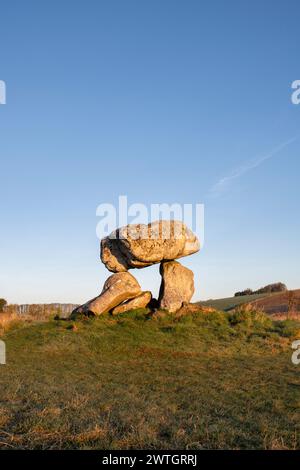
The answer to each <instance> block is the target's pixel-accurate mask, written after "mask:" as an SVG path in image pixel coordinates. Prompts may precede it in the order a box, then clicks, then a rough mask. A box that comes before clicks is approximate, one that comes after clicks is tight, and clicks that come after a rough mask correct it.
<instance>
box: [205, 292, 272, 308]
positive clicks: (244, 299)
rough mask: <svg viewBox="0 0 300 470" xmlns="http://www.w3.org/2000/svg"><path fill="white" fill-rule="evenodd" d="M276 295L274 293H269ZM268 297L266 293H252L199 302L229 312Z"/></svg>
mask: <svg viewBox="0 0 300 470" xmlns="http://www.w3.org/2000/svg"><path fill="white" fill-rule="evenodd" d="M268 295H274V294H268ZM265 297H266V294H252V295H241V296H239V297H226V298H224V299H210V300H205V301H203V302H199V304H201V305H204V306H206V307H213V308H215V309H217V310H223V311H224V312H227V311H229V310H232V309H234V308H235V307H238V306H239V305H242V304H246V303H248V302H253V301H255V300H258V299H263V298H265Z"/></svg>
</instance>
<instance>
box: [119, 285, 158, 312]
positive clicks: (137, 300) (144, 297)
mask: <svg viewBox="0 0 300 470" xmlns="http://www.w3.org/2000/svg"><path fill="white" fill-rule="evenodd" d="M151 299H152V294H151V292H150V291H146V292H142V293H141V294H140V295H138V296H137V297H134V299H131V300H127V301H126V302H123V303H122V304H121V305H118V307H115V308H114V309H113V310H112V312H111V313H112V314H113V315H118V314H119V313H124V312H128V311H129V310H136V309H137V308H145V307H147V306H148V304H149V303H150V302H151Z"/></svg>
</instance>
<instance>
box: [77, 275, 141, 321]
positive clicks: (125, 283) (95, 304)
mask: <svg viewBox="0 0 300 470" xmlns="http://www.w3.org/2000/svg"><path fill="white" fill-rule="evenodd" d="M140 293H141V287H140V285H139V283H138V281H137V280H136V279H135V277H134V276H132V274H130V273H128V272H124V273H117V274H113V275H112V276H110V277H109V278H108V279H107V280H106V282H105V284H104V286H103V290H102V292H101V294H100V295H99V296H98V297H95V298H94V299H92V300H90V301H89V302H87V303H85V304H84V305H81V306H80V307H77V308H76V309H75V310H73V312H72V314H71V316H74V315H76V314H79V313H83V314H86V315H89V314H92V315H101V314H103V313H106V312H109V311H110V310H111V309H113V308H114V307H116V306H117V305H120V304H121V303H122V302H124V301H125V300H128V299H132V298H134V297H136V296H137V295H139V294H140Z"/></svg>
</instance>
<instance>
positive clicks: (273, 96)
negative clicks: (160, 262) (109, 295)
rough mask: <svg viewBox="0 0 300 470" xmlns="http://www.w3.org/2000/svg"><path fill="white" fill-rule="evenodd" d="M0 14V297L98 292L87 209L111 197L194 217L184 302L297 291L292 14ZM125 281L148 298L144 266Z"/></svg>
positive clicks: (177, 9)
mask: <svg viewBox="0 0 300 470" xmlns="http://www.w3.org/2000/svg"><path fill="white" fill-rule="evenodd" d="M0 8H1V11H0V15H1V27H0V45H1V55H0V80H4V81H5V82H6V86H7V104H6V105H1V106H0V158H1V184H0V208H1V209H0V210H1V219H0V220H1V227H0V257H1V268H0V297H5V298H7V300H8V301H9V302H11V303H12V302H18V303H21V302H52V301H60V302H78V303H79V302H83V301H85V300H88V299H89V298H91V297H94V296H95V295H96V294H97V293H98V292H100V290H101V288H102V285H103V282H104V280H105V278H106V277H107V275H108V274H109V273H108V271H106V269H105V267H104V266H103V265H102V264H101V263H100V261H99V241H98V239H97V237H96V224H97V222H98V219H97V217H96V207H97V206H98V205H99V204H100V203H102V202H111V203H115V202H116V201H117V198H118V196H119V195H122V194H124V195H127V196H128V201H129V203H134V202H140V203H145V204H147V205H149V204H150V203H163V202H166V203H172V202H180V203H196V202H200V203H204V204H205V210H206V213H205V246H204V248H203V250H202V251H201V252H200V253H198V254H197V255H194V256H192V257H190V258H185V259H183V260H182V262H183V264H185V265H186V266H188V267H190V268H192V269H193V270H194V272H195V280H196V294H195V297H194V299H195V300H197V299H205V298H210V297H222V296H231V294H232V293H234V292H235V291H237V290H241V289H244V288H247V287H251V288H257V287H260V286H262V285H265V284H267V283H270V282H276V281H283V282H285V283H287V285H288V287H290V288H300V256H299V238H300V237H299V232H300V220H299V196H300V187H299V170H300V163H299V149H300V105H299V106H296V105H293V104H292V103H291V93H292V90H291V83H292V82H293V81H294V80H297V79H300V68H299V39H300V29H299V14H300V4H299V1H298V0H287V1H274V0H251V1H250V0H247V1H246V0H238V1H237V0H228V1H226V2H225V1H224V0H219V1H212V0H210V1H201V0H188V1H183V0H151V1H150V0H147V1H146V0H136V1H132V0H126V1H124V0H119V1H117V0H112V1H101V0H89V1H83V0H76V1H71V0H69V1H68V0H63V1H61V0H60V1H57V0H51V1H43V2H41V1H30V0H27V1H26V2H25V1H21V0H19V1H17V0H10V1H8V0H6V1H2V2H1V6H0ZM293 139H294V140H293ZM133 274H134V275H136V276H137V278H138V280H139V281H140V282H141V284H142V287H143V289H145V290H148V289H152V290H153V291H154V293H155V294H156V293H157V289H158V287H159V282H160V276H159V274H158V266H155V267H151V268H147V269H144V270H140V271H133Z"/></svg>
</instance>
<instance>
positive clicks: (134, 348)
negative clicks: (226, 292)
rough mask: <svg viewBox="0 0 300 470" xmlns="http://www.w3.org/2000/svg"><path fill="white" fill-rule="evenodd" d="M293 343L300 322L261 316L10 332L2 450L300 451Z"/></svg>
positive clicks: (135, 319)
mask: <svg viewBox="0 0 300 470" xmlns="http://www.w3.org/2000/svg"><path fill="white" fill-rule="evenodd" d="M298 333H299V334H298ZM297 337H298V338H299V339H300V324H299V323H295V322H291V321H290V322H281V323H279V322H277V323H275V322H272V321H271V320H270V319H269V318H267V317H266V316H265V315H263V314H261V313H255V312H247V313H244V312H237V313H230V314H224V313H223V312H222V313H221V312H219V313H218V312H216V313H212V314H206V315H205V314H193V315H187V316H184V317H182V318H175V317H174V316H170V315H165V316H162V317H159V318H157V319H154V318H151V317H149V315H148V314H147V312H146V311H144V310H141V311H136V312H131V313H128V314H124V315H121V316H119V317H116V318H115V317H113V318H112V317H109V316H103V317H102V318H99V319H87V320H77V321H74V322H64V321H58V322H56V321H51V322H49V323H43V324H34V325H30V326H26V327H19V328H16V329H12V330H10V331H8V332H7V333H6V335H5V336H4V339H5V341H6V345H7V365H6V366H0V448H8V449H10V448H17V449H49V448H50V449H52V448H59V449H61V448H63V449H68V448H75V449H133V448H134V449H140V448H148V449H215V448H216V449H238V448H240V449H246V448H247V449H279V448H284V449H287V448H289V449H294V448H299V447H300V421H299V406H300V376H299V373H300V366H295V365H293V364H292V363H291V353H292V350H291V342H292V340H293V339H294V338H297Z"/></svg>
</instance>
